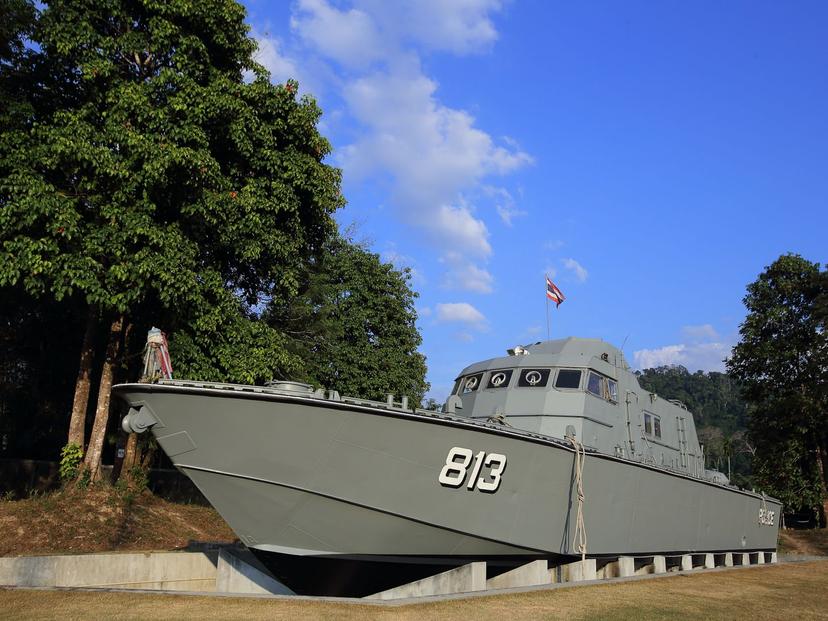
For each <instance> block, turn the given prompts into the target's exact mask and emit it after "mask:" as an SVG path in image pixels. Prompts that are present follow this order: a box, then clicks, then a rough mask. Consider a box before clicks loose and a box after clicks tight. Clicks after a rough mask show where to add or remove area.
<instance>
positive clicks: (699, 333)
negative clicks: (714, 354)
mask: <svg viewBox="0 0 828 621" xmlns="http://www.w3.org/2000/svg"><path fill="white" fill-rule="evenodd" d="M681 333H682V335H683V336H684V338H685V339H687V340H690V341H692V342H700V341H715V340H716V339H718V338H719V333H718V332H716V329H715V328H714V327H713V326H711V325H710V324H709V323H705V324H702V325H700V326H684V327H683V328H682V329H681Z"/></svg>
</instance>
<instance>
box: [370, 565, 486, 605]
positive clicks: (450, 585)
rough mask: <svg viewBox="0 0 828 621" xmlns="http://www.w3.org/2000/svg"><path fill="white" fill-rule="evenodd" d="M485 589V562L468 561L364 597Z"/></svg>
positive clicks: (399, 597)
mask: <svg viewBox="0 0 828 621" xmlns="http://www.w3.org/2000/svg"><path fill="white" fill-rule="evenodd" d="M485 589H486V563H482V562H480V563H469V564H468V565H463V566H462V567H457V568H455V569H450V570H449V571H444V572H443V573H441V574H437V575H436V576H429V577H428V578H423V579H422V580H417V581H415V582H409V583H408V584H403V585H401V586H398V587H394V588H393V589H388V590H387V591H381V592H379V593H374V594H373V595H368V596H366V598H365V599H401V598H403V597H425V596H426V595H448V594H451V593H468V592H470V591H483V590H485Z"/></svg>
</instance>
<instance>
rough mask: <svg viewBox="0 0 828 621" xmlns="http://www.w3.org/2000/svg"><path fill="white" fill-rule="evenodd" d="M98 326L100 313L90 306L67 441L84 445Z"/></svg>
mask: <svg viewBox="0 0 828 621" xmlns="http://www.w3.org/2000/svg"><path fill="white" fill-rule="evenodd" d="M97 326H98V313H97V312H96V311H95V308H94V307H92V306H90V307H89V314H88V316H87V318H86V330H85V331H84V333H83V344H82V345H81V354H80V364H79V366H78V379H77V380H75V399H74V401H73V402H72V416H71V418H70V419H69V439H68V440H67V443H69V444H77V445H78V446H79V447H81V448H83V447H84V440H85V435H86V407H87V405H88V403H89V389H90V387H91V385H92V361H93V359H94V357H95V343H94V341H95V328H96V327H97Z"/></svg>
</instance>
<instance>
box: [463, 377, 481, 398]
mask: <svg viewBox="0 0 828 621" xmlns="http://www.w3.org/2000/svg"><path fill="white" fill-rule="evenodd" d="M482 378H483V374H482V373H478V374H477V375H470V376H469V377H467V378H466V379H464V380H463V394H464V395H465V394H466V393H469V392H474V391H475V390H477V389H478V388H479V387H480V380H481V379H482Z"/></svg>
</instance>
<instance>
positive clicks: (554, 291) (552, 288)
mask: <svg viewBox="0 0 828 621" xmlns="http://www.w3.org/2000/svg"><path fill="white" fill-rule="evenodd" d="M546 297H548V298H549V299H550V300H552V301H553V302H555V308H558V307H559V306H560V305H561V302H563V301H564V300H565V299H566V297H564V294H563V293H561V290H560V289H558V287H557V286H556V285H555V283H554V282H552V281H551V280H549V276H547V277H546Z"/></svg>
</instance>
